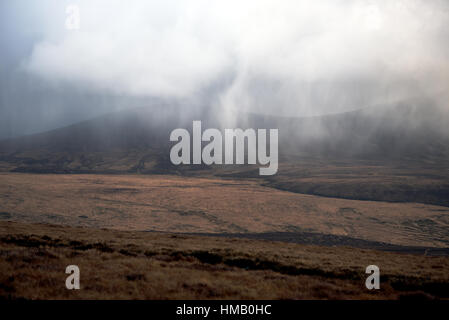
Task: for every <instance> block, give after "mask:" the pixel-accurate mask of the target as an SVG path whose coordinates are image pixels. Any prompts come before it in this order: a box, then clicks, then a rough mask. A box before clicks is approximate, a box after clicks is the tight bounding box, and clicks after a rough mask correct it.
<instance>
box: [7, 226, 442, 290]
mask: <svg viewBox="0 0 449 320" xmlns="http://www.w3.org/2000/svg"><path fill="white" fill-rule="evenodd" d="M0 257H1V259H0V297H3V298H12V299H18V298H26V299H397V298H405V297H414V298H416V297H420V298H447V297H449V272H448V271H449V257H428V256H416V255H408V254H397V253H386V252H379V251H373V250H362V249H354V248H345V247H338V248H337V247H333V248H332V247H319V246H306V245H298V244H288V243H281V242H269V241H255V240H242V239H224V238H213V237H199V236H185V235H175V234H166V233H153V232H151V233H149V232H130V231H114V230H100V229H91V228H75V227H64V226H55V225H45V224H26V223H17V222H0ZM70 264H75V265H78V266H79V267H80V271H81V289H80V290H67V289H66V288H65V279H66V276H67V275H66V274H65V272H64V271H65V268H66V266H67V265H70ZM370 264H376V265H378V266H379V268H380V271H381V289H380V290H375V291H369V290H367V289H366V288H365V286H364V282H365V277H366V276H367V275H366V274H365V273H364V271H365V268H366V266H368V265H370Z"/></svg>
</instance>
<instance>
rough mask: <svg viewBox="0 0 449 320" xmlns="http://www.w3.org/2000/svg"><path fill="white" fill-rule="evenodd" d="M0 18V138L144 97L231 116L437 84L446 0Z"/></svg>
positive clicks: (17, 7) (334, 104) (297, 109)
mask: <svg viewBox="0 0 449 320" xmlns="http://www.w3.org/2000/svg"><path fill="white" fill-rule="evenodd" d="M69 3H70V4H77V5H78V6H79V8H80V19H81V20H80V22H81V25H80V27H81V28H80V29H79V30H76V31H69V30H66V28H65V19H66V12H65V9H66V6H67V4H69ZM0 27H1V30H2V32H1V33H0V48H1V49H0V138H4V137H9V136H14V135H20V134H24V133H31V132H36V131H40V130H45V129H49V128H54V127H58V126H61V125H65V124H68V123H72V122H76V121H79V120H82V119H85V118H89V117H92V116H94V115H98V114H101V113H104V112H108V111H112V110H117V109H122V108H130V107H137V106H144V105H147V104H150V103H151V101H153V100H154V99H172V100H177V101H184V100H185V101H190V102H191V101H200V102H202V103H204V102H206V103H207V104H209V105H213V106H215V107H217V108H220V110H222V111H223V114H224V115H225V116H231V117H232V116H233V115H235V114H236V113H237V112H239V111H253V112H262V113H272V114H285V115H295V116H308V115H317V114H326V113H335V112H342V111H346V110H351V109H356V108H362V107H366V106H372V105H378V104H386V103H391V102H394V101H400V100H407V99H414V98H421V97H426V98H429V97H431V98H432V99H434V100H435V102H436V103H437V104H440V105H441V106H442V107H447V104H446V102H447V101H448V97H449V93H448V90H449V59H448V57H449V31H448V30H449V5H448V2H447V1H419V0H408V1H407V0H404V1H388V0H383V1H382V0H380V1H368V0H365V1H363V0H360V1H355V0H354V1H350V0H345V1H344V0H340V1H338V0H337V1H335V0H321V1H300V0H294V1H293V0H291V1H287V0H281V1H274V0H259V1H236V0H230V1H210V0H195V1H178V0H169V1H132V2H129V3H127V5H125V4H124V2H123V1H118V0H108V1H89V0H79V1H75V0H74V1H63V0H41V1H25V0H4V1H2V2H1V3H0ZM191 104H192V103H186V108H187V106H188V105H191Z"/></svg>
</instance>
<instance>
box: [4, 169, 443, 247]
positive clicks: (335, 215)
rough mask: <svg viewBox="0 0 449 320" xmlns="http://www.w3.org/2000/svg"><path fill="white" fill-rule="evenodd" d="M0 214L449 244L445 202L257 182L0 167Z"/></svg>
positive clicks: (127, 226) (107, 224)
mask: <svg viewBox="0 0 449 320" xmlns="http://www.w3.org/2000/svg"><path fill="white" fill-rule="evenodd" d="M0 219H4V220H5V219H6V220H13V221H23V222H30V223H36V222H45V223H54V224H64V225H71V226H86V227H97V228H111V229H120V230H156V231H170V232H194V233H205V232H206V233H235V232H271V231H277V232H296V231H299V232H301V231H308V232H318V233H323V234H332V235H342V236H351V237H353V238H360V239H365V240H370V241H380V242H387V243H392V244H398V245H406V246H432V247H448V246H449V232H448V230H449V208H447V207H442V206H435V205H425V204H418V203H389V202H380V201H376V202H374V201H358V200H346V199H336V198H325V197H318V196H312V195H303V194H297V193H292V192H288V191H282V190H277V189H273V188H269V187H264V186H261V185H260V181H259V180H251V179H246V180H231V179H219V178H200V177H190V178H189V177H178V176H169V175H164V176H157V175H146V176H144V175H93V174H91V175H66V174H45V175H39V174H17V173H16V174H14V173H0Z"/></svg>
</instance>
